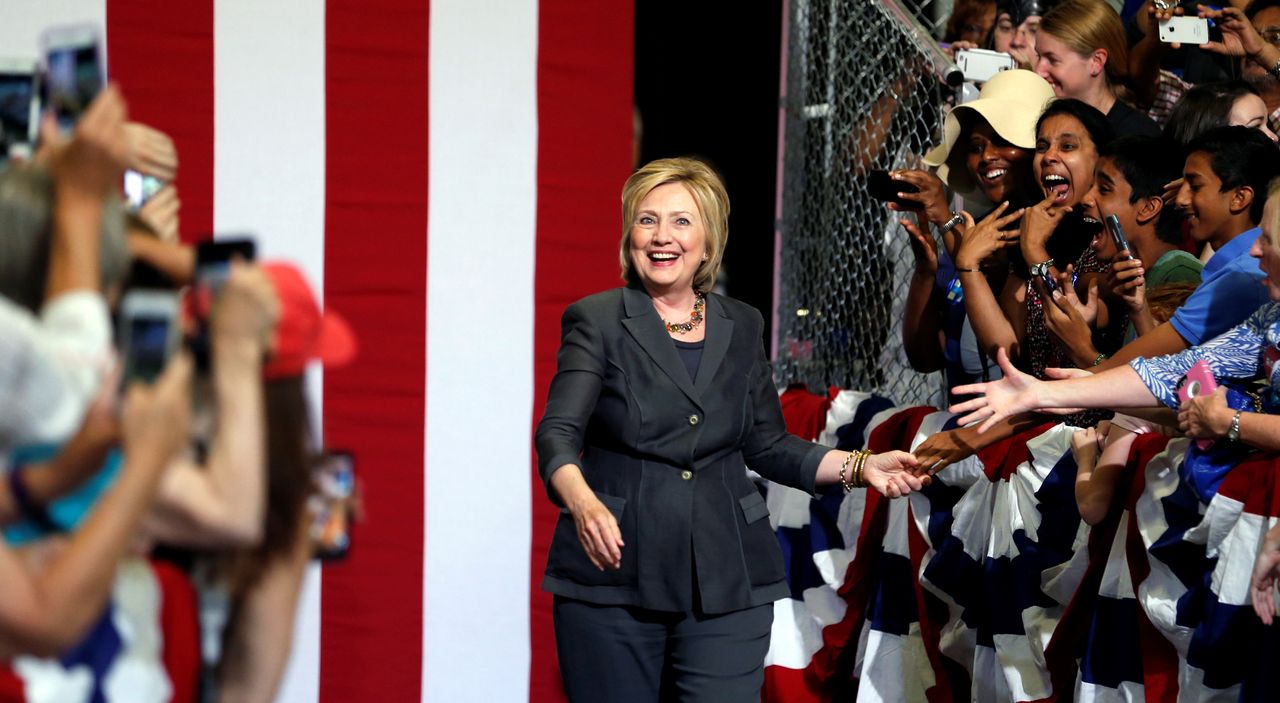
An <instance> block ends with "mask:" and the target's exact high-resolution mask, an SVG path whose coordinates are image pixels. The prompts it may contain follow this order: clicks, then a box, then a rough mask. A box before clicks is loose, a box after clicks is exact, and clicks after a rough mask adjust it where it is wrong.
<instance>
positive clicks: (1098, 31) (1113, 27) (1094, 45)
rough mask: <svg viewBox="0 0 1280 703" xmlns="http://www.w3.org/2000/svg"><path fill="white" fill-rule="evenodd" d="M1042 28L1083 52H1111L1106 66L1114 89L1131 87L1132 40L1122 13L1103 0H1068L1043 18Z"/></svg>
mask: <svg viewBox="0 0 1280 703" xmlns="http://www.w3.org/2000/svg"><path fill="white" fill-rule="evenodd" d="M1040 31H1041V32H1045V33H1047V34H1051V35H1053V36H1054V37H1056V38H1057V39H1059V40H1060V41H1061V42H1062V43H1063V44H1066V45H1067V46H1069V47H1071V50H1072V51H1074V52H1076V53H1077V54H1080V55H1081V56H1091V55H1092V54H1093V52H1095V51H1097V50H1098V49H1102V50H1104V51H1106V52H1107V62H1106V65H1105V66H1104V68H1105V73H1104V75H1105V76H1106V77H1107V84H1108V85H1110V86H1111V89H1112V90H1117V91H1120V90H1125V91H1127V90H1128V85H1129V42H1128V41H1127V40H1126V39H1125V34H1124V23H1123V22H1121V20H1120V15H1118V14H1116V11H1115V10H1113V9H1112V8H1111V6H1110V5H1108V4H1107V3H1106V2H1104V1H1103V0H1067V1H1066V2H1064V3H1062V4H1060V5H1056V6H1054V7H1053V9H1051V10H1049V11H1048V12H1047V13H1045V15H1044V17H1043V18H1041V19H1040Z"/></svg>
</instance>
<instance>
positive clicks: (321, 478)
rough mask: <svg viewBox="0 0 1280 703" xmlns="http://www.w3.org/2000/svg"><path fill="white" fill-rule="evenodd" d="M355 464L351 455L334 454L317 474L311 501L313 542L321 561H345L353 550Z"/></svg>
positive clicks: (322, 461)
mask: <svg viewBox="0 0 1280 703" xmlns="http://www.w3.org/2000/svg"><path fill="white" fill-rule="evenodd" d="M355 488H356V477H355V464H354V461H353V458H352V456H351V454H350V453H348V452H331V453H329V454H327V455H326V456H325V457H324V459H322V460H321V462H320V464H319V466H317V467H316V470H315V493H313V494H312V496H311V500H310V508H311V514H312V522H311V542H312V544H313V545H314V550H315V555H316V557H318V558H320V559H341V558H342V557H345V556H346V555H347V552H348V551H350V549H351V513H352V501H353V500H354V499H355Z"/></svg>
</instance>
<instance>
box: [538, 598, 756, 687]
mask: <svg viewBox="0 0 1280 703" xmlns="http://www.w3.org/2000/svg"><path fill="white" fill-rule="evenodd" d="M553 616H554V619H555V627H556V651H557V652H558V653H559V655H560V674H561V676H562V677H563V678H564V687H565V692H566V693H568V695H569V700H570V701H575V702H581V703H605V702H617V703H623V702H625V703H632V702H634V703H656V702H657V701H663V702H664V703H665V702H666V701H715V702H716V703H732V702H734V701H744V702H745V701H751V702H752V703H756V702H758V701H759V700H760V689H761V687H762V686H763V685H764V655H765V653H766V652H767V651H768V650H769V631H770V629H771V628H772V626H773V604H772V603H766V604H765V605H761V606H757V607H755V608H748V609H746V610H737V611H734V612H732V613H725V614H723V615H707V614H705V613H700V612H693V613H668V612H661V611H654V610H645V609H644V608H636V607H631V606H616V605H596V604H594V603H585V602H583V601H579V600H573V599H571V598H563V597H561V596H556V597H555V605H554V609H553Z"/></svg>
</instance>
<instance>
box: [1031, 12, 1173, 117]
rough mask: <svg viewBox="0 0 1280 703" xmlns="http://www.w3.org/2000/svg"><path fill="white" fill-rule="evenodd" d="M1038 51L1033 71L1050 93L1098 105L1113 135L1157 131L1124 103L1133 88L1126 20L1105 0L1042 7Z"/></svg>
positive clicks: (1037, 42)
mask: <svg viewBox="0 0 1280 703" xmlns="http://www.w3.org/2000/svg"><path fill="white" fill-rule="evenodd" d="M1036 53H1037V54H1038V55H1039V58H1038V59H1037V61H1036V69H1035V70H1036V73H1039V74H1040V75H1041V76H1042V77H1043V78H1044V79H1045V80H1046V81H1048V82H1049V85H1051V86H1053V92H1054V94H1055V95H1057V96H1058V97H1060V98H1075V99H1077V100H1081V101H1084V102H1086V103H1088V104H1089V105H1092V106H1093V107H1095V108H1097V109H1098V110H1099V111H1100V112H1102V114H1104V115H1106V116H1107V121H1108V122H1110V123H1111V129H1112V130H1113V131H1114V132H1115V134H1116V136H1118V137H1124V136H1128V135H1130V134H1146V135H1149V136H1157V135H1159V133H1160V128H1159V126H1157V125H1156V123H1155V122H1152V121H1151V119H1150V118H1149V117H1147V116H1146V115H1144V114H1142V113H1141V112H1139V111H1137V110H1135V109H1134V108H1133V107H1132V106H1130V105H1129V104H1128V103H1127V102H1126V100H1127V99H1129V96H1130V95H1131V90H1130V88H1129V55H1128V44H1127V42H1126V41H1125V34H1124V25H1123V23H1122V22H1121V21H1120V15H1118V14H1116V11H1115V10H1114V9H1112V8H1111V6H1110V5H1108V4H1107V3H1105V2H1103V0H1065V1H1064V2H1062V3H1060V4H1058V5H1056V6H1054V8H1053V9H1051V10H1049V11H1048V12H1046V13H1045V15H1044V17H1043V18H1042V19H1041V20H1040V30H1039V31H1038V32H1037V33H1036Z"/></svg>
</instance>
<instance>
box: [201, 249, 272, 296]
mask: <svg viewBox="0 0 1280 703" xmlns="http://www.w3.org/2000/svg"><path fill="white" fill-rule="evenodd" d="M237 256H238V257H240V258H241V259H243V260H245V261H253V260H254V259H256V258H257V256H258V244H257V242H256V241H254V239H253V238H252V237H243V236H237V237H232V238H228V239H218V240H216V241H208V242H200V243H199V244H197V245H196V281H197V282H198V283H200V284H202V285H207V286H209V287H210V288H211V289H212V290H213V292H214V294H217V291H218V289H219V288H221V287H222V284H223V283H226V281H227V276H230V275H231V260H232V259H234V258H236V257H237Z"/></svg>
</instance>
